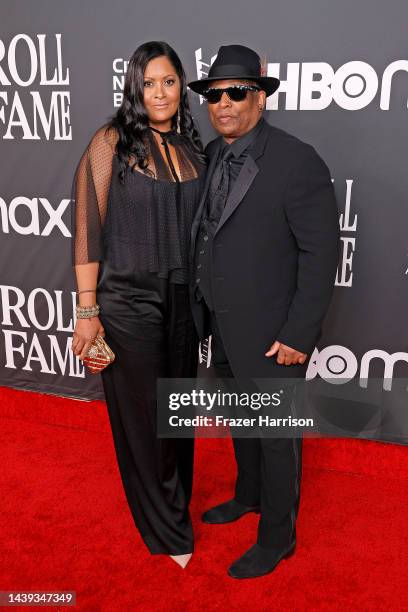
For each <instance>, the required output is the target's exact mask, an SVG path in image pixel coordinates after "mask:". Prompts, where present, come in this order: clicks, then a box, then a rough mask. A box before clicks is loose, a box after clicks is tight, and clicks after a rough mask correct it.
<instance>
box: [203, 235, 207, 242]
mask: <svg viewBox="0 0 408 612" xmlns="http://www.w3.org/2000/svg"><path fill="white" fill-rule="evenodd" d="M203 240H204V241H205V242H207V240H208V236H207V234H206V235H205V236H204V237H203Z"/></svg>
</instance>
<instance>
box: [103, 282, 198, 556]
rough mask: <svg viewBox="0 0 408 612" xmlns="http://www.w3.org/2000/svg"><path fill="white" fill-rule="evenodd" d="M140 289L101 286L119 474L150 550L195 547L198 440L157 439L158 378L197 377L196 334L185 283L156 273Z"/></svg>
mask: <svg viewBox="0 0 408 612" xmlns="http://www.w3.org/2000/svg"><path fill="white" fill-rule="evenodd" d="M138 280H139V285H138V287H137V288H131V289H129V288H128V289H127V290H126V291H127V293H126V291H125V290H124V289H123V290H119V289H118V288H117V287H116V288H115V289H116V290H115V291H103V292H102V291H101V292H100V293H98V303H99V304H100V306H101V315H100V319H101V322H102V324H103V326H104V329H105V339H106V341H107V343H108V344H109V345H110V346H111V347H112V350H113V351H114V353H115V356H116V358H115V361H114V362H113V363H112V364H110V365H109V366H108V367H107V368H105V370H103V371H102V382H103V387H104V392H105V397H106V403H107V407H108V412H109V419H110V424H111V428H112V434H113V440H114V445H115V451H116V457H117V461H118V466H119V470H120V475H121V479H122V483H123V487H124V491H125V494H126V498H127V501H128V504H129V508H130V510H131V513H132V515H133V519H134V522H135V524H136V527H137V528H138V530H139V531H140V534H141V536H142V538H143V540H144V542H145V544H146V546H147V547H148V549H149V551H150V552H151V553H152V554H160V553H162V554H173V555H177V554H185V553H190V552H192V551H193V548H194V544H193V530H192V525H191V519H190V515H189V510H188V506H189V502H190V498H191V491H192V479H193V454H194V439H190V438H189V439H174V438H172V439H168V438H158V437H157V412H156V411H157V406H156V403H157V402H156V399H157V397H156V382H157V378H159V377H180V378H182V377H189V378H190V377H195V376H196V372H197V360H198V338H197V334H196V331H195V327H194V323H193V321H192V318H191V314H190V305H189V296H188V289H187V286H186V285H177V284H172V283H168V282H167V280H166V279H160V278H157V277H155V276H153V275H146V277H145V278H139V279H138Z"/></svg>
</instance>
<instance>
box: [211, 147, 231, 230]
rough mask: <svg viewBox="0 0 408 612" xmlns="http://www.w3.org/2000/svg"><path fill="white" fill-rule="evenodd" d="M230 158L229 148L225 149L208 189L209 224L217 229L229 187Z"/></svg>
mask: <svg viewBox="0 0 408 612" xmlns="http://www.w3.org/2000/svg"><path fill="white" fill-rule="evenodd" d="M231 156H232V151H231V149H230V147H226V149H225V150H224V152H223V154H222V156H221V159H220V161H219V162H218V164H217V167H216V169H215V171H214V175H213V178H212V181H211V187H210V206H211V208H210V211H209V220H210V223H211V224H212V225H213V226H214V227H217V225H218V223H219V220H220V219H221V215H222V212H223V210H224V207H225V202H226V201H227V197H228V187H229V159H230V157H231Z"/></svg>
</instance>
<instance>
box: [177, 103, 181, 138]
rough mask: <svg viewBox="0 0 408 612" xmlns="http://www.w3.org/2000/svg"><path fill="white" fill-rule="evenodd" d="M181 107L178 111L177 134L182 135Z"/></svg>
mask: <svg viewBox="0 0 408 612" xmlns="http://www.w3.org/2000/svg"><path fill="white" fill-rule="evenodd" d="M180 115H181V114H180V107H178V109H177V134H180V131H181V130H180Z"/></svg>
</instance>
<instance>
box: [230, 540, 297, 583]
mask: <svg viewBox="0 0 408 612" xmlns="http://www.w3.org/2000/svg"><path fill="white" fill-rule="evenodd" d="M295 548H296V541H294V542H293V543H292V544H291V545H290V547H289V548H261V546H259V544H254V545H253V546H252V547H251V548H250V549H249V550H247V552H246V553H245V554H243V555H242V557H240V558H239V559H238V560H237V561H235V562H234V563H233V564H232V565H231V567H230V568H229V570H228V574H229V575H230V576H231V577H232V578H257V577H258V576H265V574H269V573H270V572H272V571H273V570H274V569H275V567H276V566H277V565H278V563H279V562H280V561H281V560H282V559H287V558H288V557H290V556H291V555H293V553H294V552H295Z"/></svg>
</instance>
